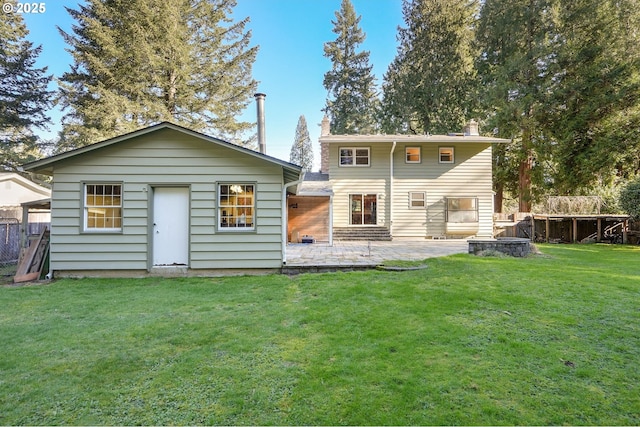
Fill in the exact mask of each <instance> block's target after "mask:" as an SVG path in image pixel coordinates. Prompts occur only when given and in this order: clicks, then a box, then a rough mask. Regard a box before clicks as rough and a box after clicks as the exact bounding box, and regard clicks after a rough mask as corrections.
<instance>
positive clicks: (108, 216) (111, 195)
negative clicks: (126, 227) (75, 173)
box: [83, 183, 122, 232]
mask: <svg viewBox="0 0 640 427" xmlns="http://www.w3.org/2000/svg"><path fill="white" fill-rule="evenodd" d="M83 212H84V214H83V217H84V218H83V223H84V231H96V232H116V231H122V184H121V183H92V184H89V183H87V184H84V196H83Z"/></svg>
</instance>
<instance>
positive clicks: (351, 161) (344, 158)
mask: <svg viewBox="0 0 640 427" xmlns="http://www.w3.org/2000/svg"><path fill="white" fill-rule="evenodd" d="M369 157H370V150H369V147H340V166H351V167H357V166H361V167H363V166H369V165H370V161H369V160H370V159H369Z"/></svg>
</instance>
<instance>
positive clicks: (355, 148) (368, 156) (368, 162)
mask: <svg viewBox="0 0 640 427" xmlns="http://www.w3.org/2000/svg"><path fill="white" fill-rule="evenodd" d="M342 150H353V154H352V155H351V156H350V157H351V158H352V159H353V163H351V164H343V163H342ZM358 150H367V164H366V165H363V164H358V163H357V161H358V155H357V152H358ZM345 158H347V157H346V156H345ZM360 158H362V156H360ZM338 167H341V168H368V167H371V147H338Z"/></svg>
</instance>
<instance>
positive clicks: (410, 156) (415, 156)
mask: <svg viewBox="0 0 640 427" xmlns="http://www.w3.org/2000/svg"><path fill="white" fill-rule="evenodd" d="M404 154H405V163H420V147H406V148H405V149H404Z"/></svg>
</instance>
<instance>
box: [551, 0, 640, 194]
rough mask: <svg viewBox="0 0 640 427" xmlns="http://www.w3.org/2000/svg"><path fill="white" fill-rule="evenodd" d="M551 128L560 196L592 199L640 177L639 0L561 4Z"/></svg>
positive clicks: (556, 183) (555, 180)
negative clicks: (639, 133) (601, 191)
mask: <svg viewBox="0 0 640 427" xmlns="http://www.w3.org/2000/svg"><path fill="white" fill-rule="evenodd" d="M557 10H558V23H559V24H558V28H557V36H556V37H555V40H557V44H556V54H555V56H554V62H553V71H554V80H553V84H552V86H551V89H550V90H549V91H548V93H549V98H548V101H547V106H548V110H549V111H550V112H551V114H549V120H548V122H547V128H548V130H549V135H550V137H551V138H553V140H554V142H555V144H554V145H553V147H552V148H553V150H552V153H553V155H554V157H553V161H554V169H553V174H552V178H553V182H554V187H555V190H556V191H557V192H558V193H560V194H577V193H580V192H582V193H586V194H592V193H593V192H594V191H597V190H598V188H599V187H602V186H604V187H607V186H609V185H612V184H615V183H616V182H615V181H617V180H618V181H619V180H625V179H628V178H629V177H633V176H634V175H635V174H636V173H638V172H640V142H639V141H638V138H637V136H636V135H635V132H631V130H632V129H639V128H640V50H639V48H638V42H640V40H639V38H640V35H639V34H638V33H637V28H638V27H637V25H638V21H639V19H640V12H639V11H638V2H637V1H635V0H630V1H629V0H598V1H596V0H573V1H570V2H569V1H564V2H560V3H559V5H558V9H557Z"/></svg>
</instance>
